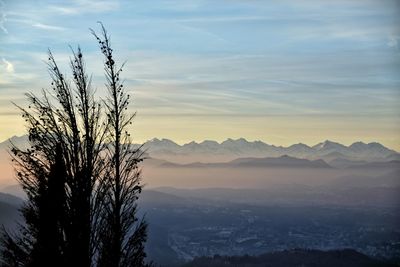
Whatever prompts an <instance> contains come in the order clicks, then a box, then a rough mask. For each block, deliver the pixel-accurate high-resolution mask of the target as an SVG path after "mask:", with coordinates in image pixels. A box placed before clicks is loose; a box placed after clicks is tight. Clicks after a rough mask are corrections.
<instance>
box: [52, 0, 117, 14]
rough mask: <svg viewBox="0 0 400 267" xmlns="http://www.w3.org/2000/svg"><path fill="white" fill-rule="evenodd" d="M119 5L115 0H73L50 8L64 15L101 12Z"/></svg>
mask: <svg viewBox="0 0 400 267" xmlns="http://www.w3.org/2000/svg"><path fill="white" fill-rule="evenodd" d="M118 7H119V2H118V1H116V0H108V1H104V0H100V1H96V0H75V1H71V2H70V3H69V4H68V5H52V6H50V7H49V8H50V10H53V11H56V12H58V13H61V14H64V15H77V14H84V13H103V12H107V11H112V10H115V9H117V8H118Z"/></svg>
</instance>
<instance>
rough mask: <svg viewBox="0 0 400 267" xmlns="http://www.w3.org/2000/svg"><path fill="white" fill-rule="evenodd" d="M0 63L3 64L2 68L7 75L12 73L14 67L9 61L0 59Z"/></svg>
mask: <svg viewBox="0 0 400 267" xmlns="http://www.w3.org/2000/svg"><path fill="white" fill-rule="evenodd" d="M1 61H2V62H3V64H2V67H3V68H4V69H5V71H6V72H7V73H14V65H13V64H12V63H11V62H10V61H8V60H6V59H5V58H2V59H1Z"/></svg>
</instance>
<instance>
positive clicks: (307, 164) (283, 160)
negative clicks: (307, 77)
mask: <svg viewBox="0 0 400 267" xmlns="http://www.w3.org/2000/svg"><path fill="white" fill-rule="evenodd" d="M161 166H162V167H187V168H188V167H190V168H202V167H225V168H254V167H256V168H266V167H269V168H274V167H279V168H331V166H329V164H327V163H326V162H325V161H323V160H321V159H319V160H308V159H299V158H294V157H290V156H287V155H284V156H281V157H277V158H270V157H266V158H238V159H235V160H232V161H229V162H226V163H201V162H195V163H190V164H177V163H171V162H165V163H163V164H161Z"/></svg>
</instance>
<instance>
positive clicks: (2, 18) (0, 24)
mask: <svg viewBox="0 0 400 267" xmlns="http://www.w3.org/2000/svg"><path fill="white" fill-rule="evenodd" d="M6 21H7V16H6V13H5V12H4V3H3V1H0V30H2V31H3V32H4V33H5V34H7V33H8V30H7V29H6V27H5V26H4V23H5V22H6Z"/></svg>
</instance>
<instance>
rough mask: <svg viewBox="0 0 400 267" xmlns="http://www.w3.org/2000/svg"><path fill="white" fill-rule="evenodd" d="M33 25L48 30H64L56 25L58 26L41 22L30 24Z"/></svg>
mask: <svg viewBox="0 0 400 267" xmlns="http://www.w3.org/2000/svg"><path fill="white" fill-rule="evenodd" d="M32 26H33V27H35V28H39V29H43V30H50V31H62V30H65V28H63V27H58V26H53V25H48V24H42V23H34V24H32Z"/></svg>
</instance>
